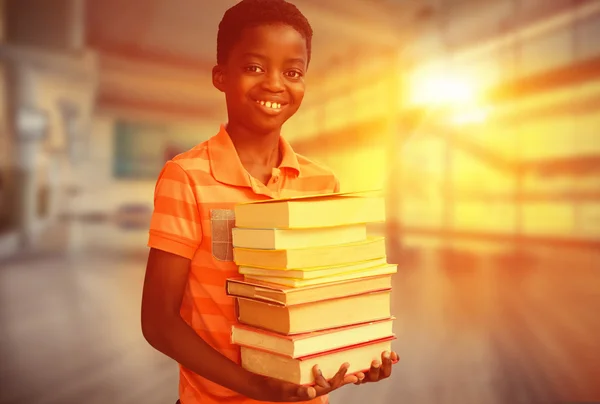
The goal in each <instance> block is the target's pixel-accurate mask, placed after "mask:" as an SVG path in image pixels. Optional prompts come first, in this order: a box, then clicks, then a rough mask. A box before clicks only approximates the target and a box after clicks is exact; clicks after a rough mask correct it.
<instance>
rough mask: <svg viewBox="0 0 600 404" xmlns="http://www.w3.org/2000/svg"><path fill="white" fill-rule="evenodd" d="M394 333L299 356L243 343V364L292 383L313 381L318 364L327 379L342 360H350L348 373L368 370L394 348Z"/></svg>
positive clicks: (258, 372)
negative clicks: (315, 367) (281, 353)
mask: <svg viewBox="0 0 600 404" xmlns="http://www.w3.org/2000/svg"><path fill="white" fill-rule="evenodd" d="M395 339H396V337H395V336H389V337H386V338H382V339H378V340H375V341H369V342H364V343H360V344H356V345H352V346H348V347H343V348H340V349H334V350H330V351H326V352H320V353H318V354H313V355H307V356H303V357H300V358H290V357H287V356H283V355H279V354H275V353H272V352H267V351H264V350H259V349H254V348H248V347H241V355H242V358H241V359H242V367H244V368H245V369H247V370H248V371H250V372H253V373H256V374H260V375H264V376H269V377H273V378H276V379H279V380H284V381H288V382H291V383H296V384H301V385H310V384H314V376H313V373H312V368H313V367H314V366H315V365H319V369H320V370H321V372H322V373H323V376H324V377H325V379H330V378H332V377H333V376H334V375H335V374H336V373H337V371H338V370H339V368H340V366H341V365H342V364H343V363H346V362H347V363H349V364H350V367H349V368H348V371H347V374H354V373H357V372H366V371H367V370H369V368H370V367H371V363H372V362H373V361H374V360H378V361H381V354H382V353H383V352H385V351H387V352H391V351H392V341H393V340H395Z"/></svg>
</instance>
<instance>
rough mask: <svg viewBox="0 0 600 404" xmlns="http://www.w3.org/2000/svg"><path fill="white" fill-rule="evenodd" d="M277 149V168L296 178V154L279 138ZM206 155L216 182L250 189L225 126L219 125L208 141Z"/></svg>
mask: <svg viewBox="0 0 600 404" xmlns="http://www.w3.org/2000/svg"><path fill="white" fill-rule="evenodd" d="M279 147H280V148H281V151H282V159H281V164H280V165H279V168H285V169H287V170H286V171H288V170H289V172H290V173H292V175H293V176H298V175H299V174H300V164H299V163H298V157H297V156H296V152H294V150H293V149H292V146H291V145H290V144H289V143H288V142H287V141H286V140H285V139H284V138H283V137H281V136H280V137H279ZM208 155H209V158H210V168H211V171H212V173H213V175H214V177H215V179H216V180H217V181H219V182H223V183H226V184H229V185H235V186H247V187H252V184H251V182H250V178H249V175H248V173H247V172H246V169H245V168H244V166H243V165H242V162H241V161H240V158H239V156H238V154H237V151H236V150H235V146H234V145H233V142H232V141H231V138H230V137H229V134H228V133H227V129H226V126H225V125H221V127H220V130H219V133H217V134H216V135H215V136H213V137H212V138H210V139H209V140H208Z"/></svg>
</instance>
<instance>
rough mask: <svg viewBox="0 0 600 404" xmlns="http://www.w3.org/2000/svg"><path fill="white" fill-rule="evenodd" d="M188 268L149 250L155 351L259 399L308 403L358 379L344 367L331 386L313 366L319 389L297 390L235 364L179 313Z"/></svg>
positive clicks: (147, 299)
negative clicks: (199, 334) (307, 401)
mask: <svg viewBox="0 0 600 404" xmlns="http://www.w3.org/2000/svg"><path fill="white" fill-rule="evenodd" d="M189 268H190V260H189V259H187V258H184V257H180V256H178V255H175V254H171V253H168V252H165V251H161V250H158V249H151V250H150V255H149V257H148V265H147V268H146V278H145V280H144V289H143V295H142V333H143V334H144V337H145V338H146V340H147V341H148V343H150V345H152V347H154V348H155V349H156V350H158V351H160V352H162V353H163V354H165V355H167V356H169V357H170V358H172V359H174V360H175V361H177V362H178V363H180V364H181V365H183V366H185V367H186V368H188V369H190V370H191V371H192V372H194V373H196V374H198V375H200V376H202V377H204V378H205V379H208V380H210V381H212V382H214V383H217V384H219V385H221V386H223V387H226V388H228V389H230V390H233V391H235V392H237V393H240V394H242V395H244V396H246V397H248V398H252V399H254V400H258V401H269V402H294V401H306V400H310V399H312V398H314V397H316V396H317V395H319V396H320V395H324V394H327V393H330V392H331V391H333V390H335V389H337V388H339V387H342V386H343V385H346V384H350V383H356V382H358V381H359V380H360V379H359V378H357V377H356V376H346V370H347V367H346V366H342V367H341V368H340V371H339V372H338V374H336V376H335V377H334V378H333V379H331V380H330V381H329V382H327V381H326V380H325V379H324V377H323V376H322V375H321V374H320V373H319V370H318V368H316V367H315V369H313V373H314V376H315V380H316V382H317V386H315V387H307V386H298V385H296V384H293V383H287V382H283V381H280V380H276V379H273V378H269V377H265V376H260V375H256V374H254V373H251V372H249V371H247V370H245V369H244V368H242V367H241V366H239V365H238V364H236V363H235V362H232V361H231V360H229V358H227V357H225V356H224V355H222V354H221V353H219V352H218V351H216V350H215V349H213V348H212V347H211V346H210V345H209V344H208V343H206V342H205V341H204V340H203V339H202V338H201V337H200V336H198V335H197V334H196V333H195V331H194V330H193V329H192V328H190V327H189V326H188V325H187V323H186V322H185V321H183V319H182V318H181V316H180V314H179V309H180V306H181V300H182V297H183V292H184V289H185V285H186V283H187V279H188V271H189ZM361 379H362V378H361Z"/></svg>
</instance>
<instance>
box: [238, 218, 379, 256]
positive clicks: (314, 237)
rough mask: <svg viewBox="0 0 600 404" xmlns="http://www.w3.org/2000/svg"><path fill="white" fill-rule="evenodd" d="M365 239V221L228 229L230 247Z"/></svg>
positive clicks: (297, 245) (285, 246)
mask: <svg viewBox="0 0 600 404" xmlns="http://www.w3.org/2000/svg"><path fill="white" fill-rule="evenodd" d="M366 239H367V225H366V224H364V223H362V224H352V225H347V226H335V227H320V228H311V229H248V228H241V227H234V228H233V229H232V241H233V246H234V247H241V248H253V249H263V250H281V249H292V248H311V247H319V246H326V245H333V244H347V243H353V242H357V241H364V240H366Z"/></svg>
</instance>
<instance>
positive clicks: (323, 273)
mask: <svg viewBox="0 0 600 404" xmlns="http://www.w3.org/2000/svg"><path fill="white" fill-rule="evenodd" d="M384 220H385V207H384V200H383V198H381V197H376V196H368V195H364V194H355V193H352V194H331V195H320V196H312V197H298V198H289V199H279V200H268V201H260V202H253V203H246V204H240V205H237V206H236V207H235V227H234V228H233V230H232V241H233V247H234V260H235V262H236V264H237V265H238V266H239V273H240V277H238V278H232V279H228V280H227V294H228V295H230V296H233V297H235V298H236V299H237V305H236V307H237V317H238V324H236V325H234V326H233V327H232V332H231V338H232V343H234V344H237V345H239V346H240V349H241V361H242V366H243V367H244V368H246V369H247V370H249V371H251V372H254V373H258V374H261V375H265V376H270V377H273V378H276V379H280V380H285V381H289V382H292V383H296V384H312V383H314V377H313V374H312V368H313V366H314V365H315V364H318V365H319V368H320V369H321V371H322V373H323V376H324V377H325V378H326V379H329V378H331V377H333V376H334V375H335V374H336V373H337V371H338V370H339V368H340V366H341V365H342V364H343V363H345V362H348V363H349V364H350V368H349V369H348V372H347V374H352V373H356V372H360V371H366V370H368V369H369V368H370V366H371V362H372V361H373V360H381V354H382V352H384V351H391V344H392V341H393V340H394V339H395V336H394V334H393V331H392V323H393V320H394V317H393V316H392V315H391V310H390V306H391V304H390V303H391V302H390V295H391V287H392V281H391V280H392V275H393V274H394V273H395V272H396V266H395V265H389V264H388V263H387V260H386V251H385V239H384V238H383V237H371V236H369V235H368V233H367V225H368V224H369V223H374V222H382V221H384Z"/></svg>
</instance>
